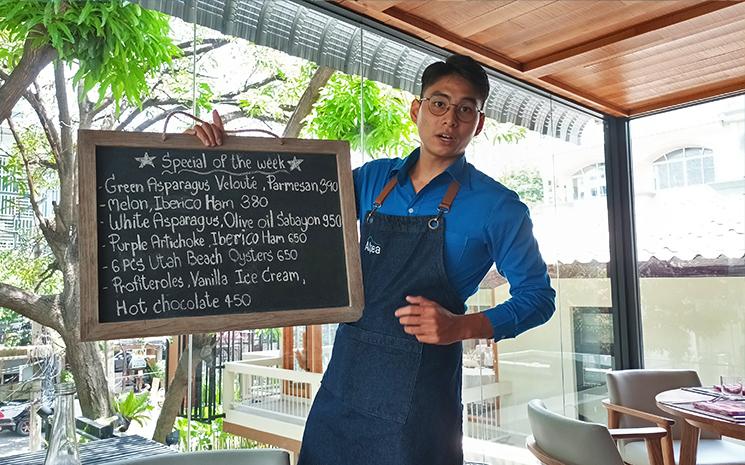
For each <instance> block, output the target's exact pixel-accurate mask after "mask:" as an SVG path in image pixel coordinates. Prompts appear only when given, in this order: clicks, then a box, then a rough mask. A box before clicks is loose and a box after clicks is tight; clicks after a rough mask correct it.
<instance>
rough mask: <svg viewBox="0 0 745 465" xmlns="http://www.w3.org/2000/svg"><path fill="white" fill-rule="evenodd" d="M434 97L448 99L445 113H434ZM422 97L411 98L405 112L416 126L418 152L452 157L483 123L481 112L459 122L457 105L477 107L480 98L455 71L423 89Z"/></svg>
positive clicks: (480, 103)
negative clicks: (421, 98) (432, 103)
mask: <svg viewBox="0 0 745 465" xmlns="http://www.w3.org/2000/svg"><path fill="white" fill-rule="evenodd" d="M432 97H436V98H437V100H438V101H440V103H441V102H442V100H443V97H444V99H445V101H449V102H450V104H452V105H450V106H449V107H448V108H447V111H446V112H445V114H443V115H441V116H435V115H434V114H433V113H432V111H431V109H430V104H431V100H429V99H431V98H432ZM424 99H425V100H419V99H417V100H414V101H413V102H411V109H410V111H409V114H410V115H411V119H412V120H413V121H414V123H416V125H417V128H418V129H419V138H420V139H421V156H423V157H435V158H440V159H453V158H456V157H458V156H459V155H460V154H462V153H463V152H465V150H466V147H467V146H468V144H469V143H470V142H471V139H473V137H474V136H476V135H478V134H479V133H480V132H481V129H482V128H483V126H484V115H483V114H482V113H478V114H477V115H475V117H474V118H473V121H470V122H463V121H462V119H463V118H458V116H457V115H456V113H457V111H458V106H459V105H461V104H463V105H468V106H473V107H475V108H476V109H480V108H481V106H482V105H483V102H482V101H481V100H480V99H479V97H478V96H477V93H476V90H475V89H474V88H473V86H471V84H470V83H469V82H468V81H466V80H465V79H463V78H462V77H460V76H458V75H448V76H445V77H443V78H441V79H439V80H438V81H435V83H434V84H432V85H430V86H429V87H427V88H426V89H425V90H424Z"/></svg>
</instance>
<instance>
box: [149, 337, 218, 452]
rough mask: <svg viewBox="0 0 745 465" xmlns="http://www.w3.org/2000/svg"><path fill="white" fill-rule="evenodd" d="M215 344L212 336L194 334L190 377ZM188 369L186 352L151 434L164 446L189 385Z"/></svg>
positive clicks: (181, 358)
mask: <svg viewBox="0 0 745 465" xmlns="http://www.w3.org/2000/svg"><path fill="white" fill-rule="evenodd" d="M216 342H217V340H216V339H215V337H214V335H212V334H195V335H194V337H192V343H193V345H192V363H191V371H192V375H193V374H194V370H196V368H197V367H198V366H199V364H200V363H201V362H202V360H205V359H207V358H209V356H210V354H211V353H212V348H213V347H214V345H215V343H216ZM188 369H189V354H188V352H184V353H182V354H181V357H180V358H179V362H178V368H177V369H176V374H175V376H174V377H173V380H172V381H171V382H170V383H169V385H168V391H167V393H166V398H165V399H164V400H163V407H162V408H161V410H160V416H159V417H158V423H156V425H155V431H154V432H153V440H154V441H158V442H161V443H164V444H165V442H166V436H167V435H168V433H170V432H171V430H172V429H173V423H174V422H175V421H176V416H177V415H178V412H179V409H180V407H181V402H182V401H183V400H184V397H185V396H186V387H187V385H188V383H189V379H188V376H189V373H188Z"/></svg>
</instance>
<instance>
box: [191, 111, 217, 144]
mask: <svg viewBox="0 0 745 465" xmlns="http://www.w3.org/2000/svg"><path fill="white" fill-rule="evenodd" d="M184 134H190V135H192V136H197V137H198V138H199V140H201V141H202V143H203V144H204V145H206V146H207V147H215V146H217V145H222V142H223V140H225V128H224V127H223V124H222V118H220V113H218V112H217V110H212V123H207V122H205V123H202V124H198V125H196V126H194V127H193V128H190V129H187V130H186V131H184Z"/></svg>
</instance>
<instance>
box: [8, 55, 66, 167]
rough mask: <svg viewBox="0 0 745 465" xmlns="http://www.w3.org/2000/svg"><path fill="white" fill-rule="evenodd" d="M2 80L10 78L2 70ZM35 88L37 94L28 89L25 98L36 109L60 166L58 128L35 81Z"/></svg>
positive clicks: (24, 93) (53, 154) (24, 94)
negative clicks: (42, 100) (47, 110)
mask: <svg viewBox="0 0 745 465" xmlns="http://www.w3.org/2000/svg"><path fill="white" fill-rule="evenodd" d="M0 78H3V79H6V80H7V79H8V78H9V76H8V75H7V74H6V73H4V72H3V71H2V70H0ZM34 88H35V89H36V93H34V92H31V91H29V90H28V89H26V90H25V91H24V92H23V98H24V99H26V101H27V102H28V103H29V105H31V108H33V109H34V112H35V113H36V116H37V117H38V118H39V122H40V123H41V127H42V129H43V130H44V135H46V137H47V141H48V142H49V146H50V147H51V149H52V156H54V158H55V159H56V160H57V163H58V164H59V153H60V151H61V148H60V143H59V135H58V134H57V128H55V127H54V124H53V123H52V119H51V118H49V115H47V112H46V108H45V107H44V105H43V104H42V103H41V99H40V98H39V95H40V94H39V86H38V84H37V83H36V81H34Z"/></svg>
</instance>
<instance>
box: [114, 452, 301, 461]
mask: <svg viewBox="0 0 745 465" xmlns="http://www.w3.org/2000/svg"><path fill="white" fill-rule="evenodd" d="M110 465H290V454H289V453H287V451H284V450H278V449H236V450H220V451H209V452H186V453H182V454H167V455H156V456H153V457H140V458H133V459H128V460H123V461H119V462H112V463H111V464H110Z"/></svg>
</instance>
